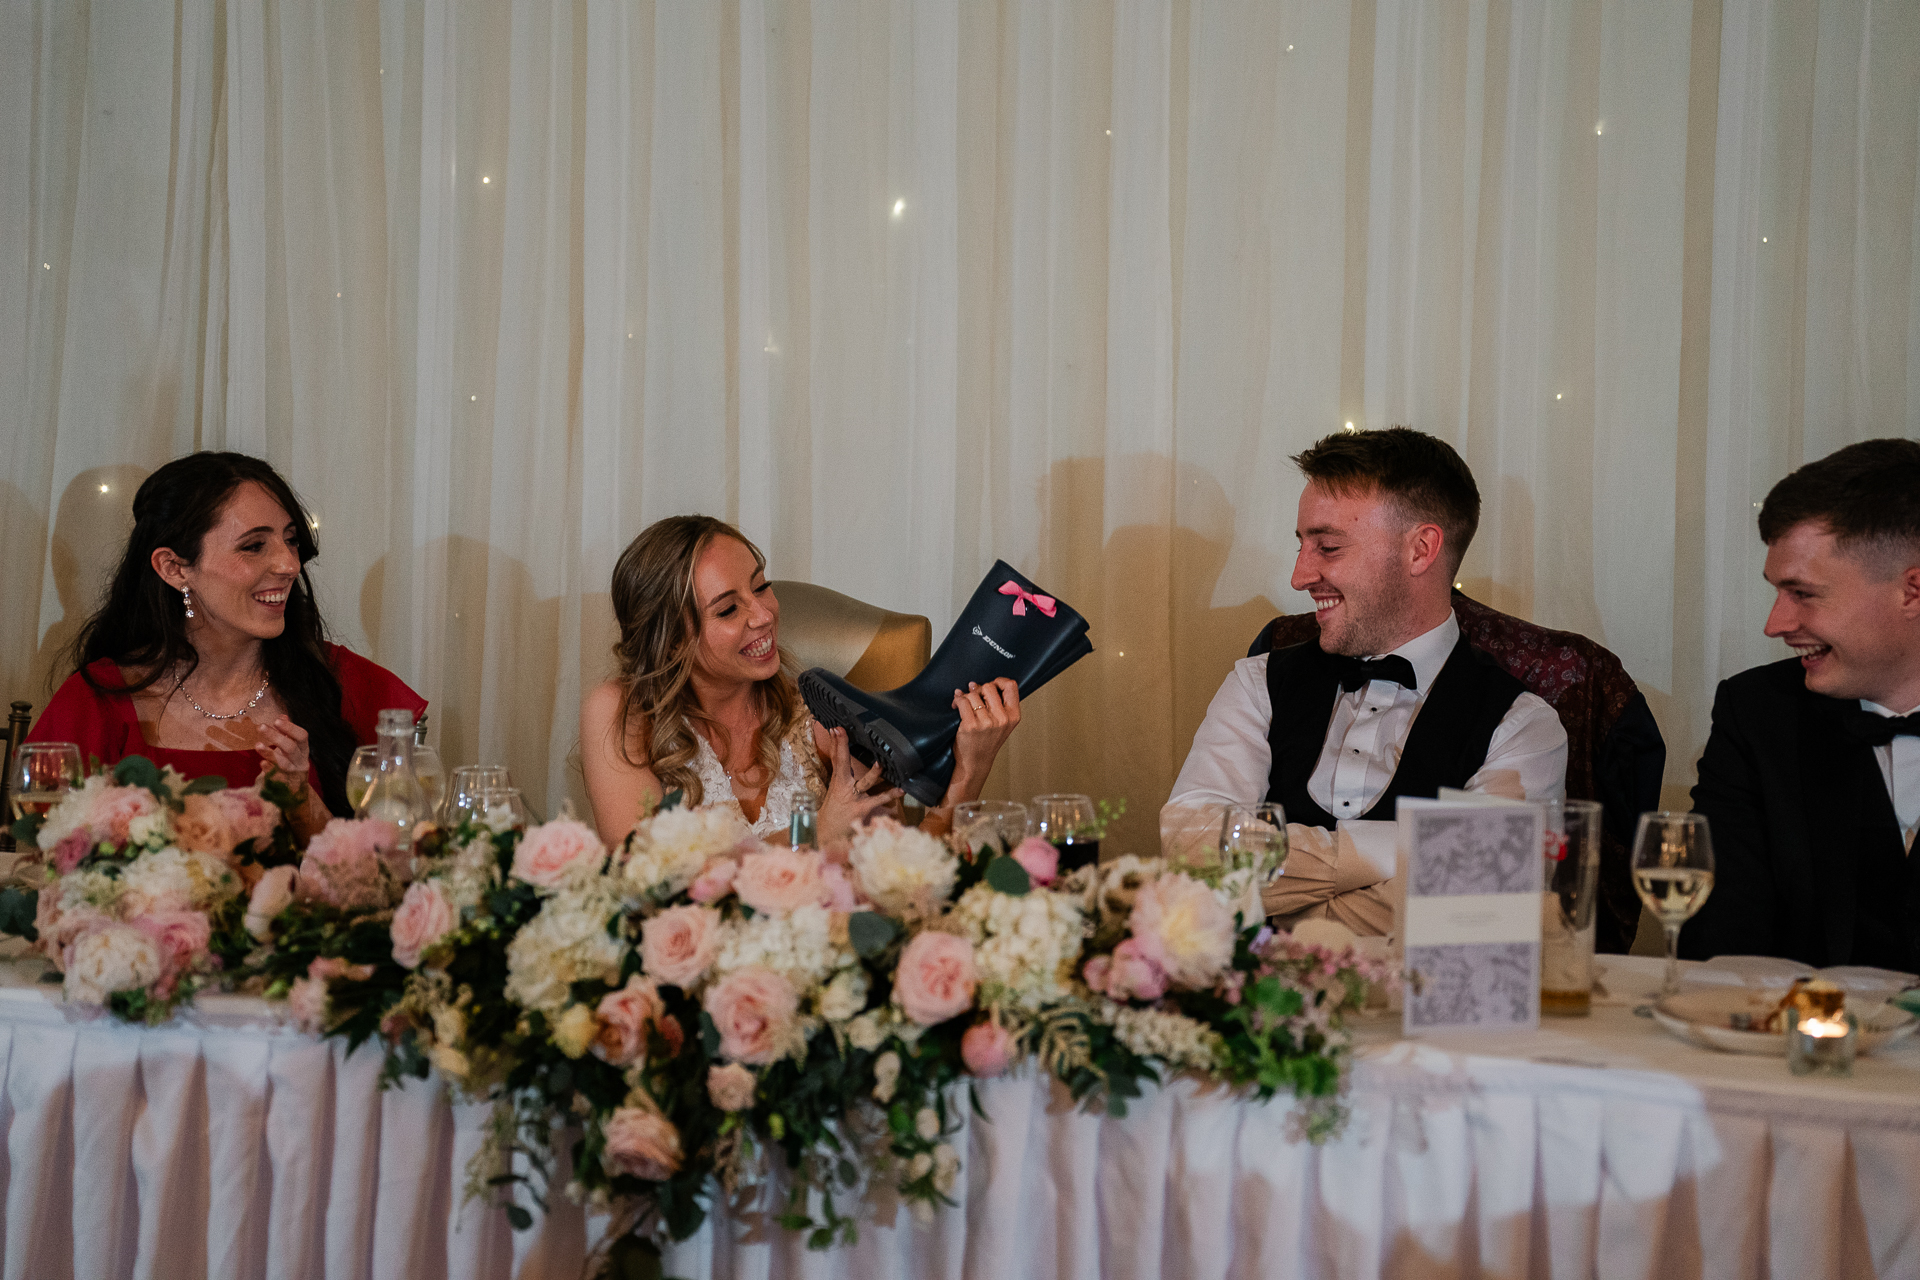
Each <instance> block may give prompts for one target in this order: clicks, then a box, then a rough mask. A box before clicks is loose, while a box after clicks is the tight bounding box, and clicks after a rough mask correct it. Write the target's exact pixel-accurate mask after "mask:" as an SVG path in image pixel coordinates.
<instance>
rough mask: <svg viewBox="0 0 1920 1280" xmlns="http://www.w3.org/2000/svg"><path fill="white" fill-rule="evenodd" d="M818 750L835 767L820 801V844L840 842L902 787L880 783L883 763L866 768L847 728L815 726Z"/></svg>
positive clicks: (815, 741)
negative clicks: (853, 749)
mask: <svg viewBox="0 0 1920 1280" xmlns="http://www.w3.org/2000/svg"><path fill="white" fill-rule="evenodd" d="M813 746H814V750H816V751H818V752H819V753H820V758H821V759H822V760H825V761H826V762H827V763H828V765H829V766H830V767H831V768H832V771H833V772H832V773H831V775H830V776H829V777H828V779H827V794H826V796H825V798H824V799H822V800H821V802H820V816H819V818H818V819H817V822H818V827H817V831H818V834H819V839H820V844H821V845H822V847H824V846H826V845H827V844H828V843H830V842H831V843H838V842H840V841H844V840H845V839H846V838H847V834H848V833H849V832H850V831H852V830H853V827H854V826H855V824H857V823H861V822H865V821H866V820H867V819H868V818H870V817H872V816H873V815H874V814H875V813H878V812H880V811H881V810H883V809H886V808H887V807H889V806H890V805H892V804H893V802H894V801H896V800H898V799H899V798H900V789H899V788H898V787H886V786H882V785H881V783H880V766H879V765H877V764H876V765H871V766H869V767H868V768H866V769H865V770H862V769H861V768H860V766H859V765H858V764H856V763H855V762H854V759H853V754H852V752H850V751H849V750H848V748H847V731H846V730H845V729H823V728H821V727H820V726H819V725H817V724H816V725H815V726H813Z"/></svg>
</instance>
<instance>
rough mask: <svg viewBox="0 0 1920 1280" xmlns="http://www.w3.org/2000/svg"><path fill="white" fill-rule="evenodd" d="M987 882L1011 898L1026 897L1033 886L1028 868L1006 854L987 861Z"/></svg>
mask: <svg viewBox="0 0 1920 1280" xmlns="http://www.w3.org/2000/svg"><path fill="white" fill-rule="evenodd" d="M987 884H988V885H989V886H990V887H992V888H993V889H996V890H998V891H999V892H1001V893H1004V894H1006V895H1007V896H1008V897H1009V898H1024V897H1026V896H1027V894H1028V892H1029V891H1031V890H1032V888H1033V877H1031V876H1029V875H1028V874H1027V869H1026V868H1025V867H1023V866H1021V865H1020V864H1019V863H1018V862H1016V861H1014V860H1013V859H1012V858H1010V857H1008V856H1007V855H1005V854H1001V855H999V856H998V857H996V858H994V859H993V860H992V861H990V862H988V863H987Z"/></svg>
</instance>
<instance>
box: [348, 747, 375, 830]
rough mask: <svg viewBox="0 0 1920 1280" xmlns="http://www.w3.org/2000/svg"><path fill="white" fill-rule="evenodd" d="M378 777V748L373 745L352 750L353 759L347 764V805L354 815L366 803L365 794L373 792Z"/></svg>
mask: <svg viewBox="0 0 1920 1280" xmlns="http://www.w3.org/2000/svg"><path fill="white" fill-rule="evenodd" d="M379 776H380V748H379V747H378V746H376V745H373V744H368V745H367V746H364V747H355V748H354V749H353V759H351V760H349V761H348V762H347V805H348V807H350V808H351V809H352V810H353V811H354V812H355V813H358V812H359V811H360V806H361V805H363V804H365V803H366V802H367V792H369V791H371V790H373V783H374V780H375V779H376V778H378V777H379Z"/></svg>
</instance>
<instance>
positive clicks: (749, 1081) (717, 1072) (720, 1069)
mask: <svg viewBox="0 0 1920 1280" xmlns="http://www.w3.org/2000/svg"><path fill="white" fill-rule="evenodd" d="M754 1085H755V1081H754V1078H753V1072H751V1071H749V1070H747V1069H746V1068H745V1067H743V1066H741V1065H740V1064H739V1063H737V1062H727V1063H716V1064H715V1065H713V1066H711V1067H708V1068H707V1097H708V1098H709V1099H710V1100H711V1101H712V1102H713V1105H714V1106H716V1107H718V1108H720V1110H722V1111H745V1110H746V1109H747V1108H748V1107H751V1106H752V1105H753V1090H754Z"/></svg>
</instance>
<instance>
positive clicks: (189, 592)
mask: <svg viewBox="0 0 1920 1280" xmlns="http://www.w3.org/2000/svg"><path fill="white" fill-rule="evenodd" d="M180 600H181V602H182V603H183V604H185V605H186V606H187V616H188V617H189V618H191V617H192V616H193V588H192V587H182V588H180Z"/></svg>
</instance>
